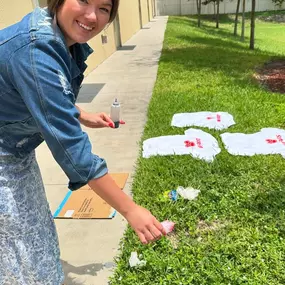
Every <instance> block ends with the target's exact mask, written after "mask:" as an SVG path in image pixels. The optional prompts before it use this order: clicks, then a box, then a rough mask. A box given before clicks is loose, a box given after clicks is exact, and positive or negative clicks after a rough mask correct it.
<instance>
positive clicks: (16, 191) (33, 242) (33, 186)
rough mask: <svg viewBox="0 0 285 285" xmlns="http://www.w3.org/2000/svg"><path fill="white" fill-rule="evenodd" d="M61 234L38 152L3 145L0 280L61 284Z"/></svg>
mask: <svg viewBox="0 0 285 285" xmlns="http://www.w3.org/2000/svg"><path fill="white" fill-rule="evenodd" d="M63 279H64V275H63V272H62V266H61V263H60V258H59V247H58V238H57V233H56V229H55V225H54V221H53V217H52V215H51V212H50V209H49V205H48V202H47V199H46V195H45V191H44V187H43V182H42V178H41V174H40V170H39V167H38V164H37V162H36V158H35V153H34V152H32V153H31V154H29V155H28V156H26V157H25V158H16V157H14V156H13V155H10V154H9V153H7V152H6V151H4V150H3V149H1V147H0V284H1V285H34V284H37V285H60V284H62V283H63Z"/></svg>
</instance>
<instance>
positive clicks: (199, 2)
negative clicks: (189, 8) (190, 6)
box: [196, 0, 202, 28]
mask: <svg viewBox="0 0 285 285" xmlns="http://www.w3.org/2000/svg"><path fill="white" fill-rule="evenodd" d="M196 4H197V12H198V27H199V28H200V27H201V6H202V0H196Z"/></svg>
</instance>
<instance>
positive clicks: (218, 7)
mask: <svg viewBox="0 0 285 285" xmlns="http://www.w3.org/2000/svg"><path fill="white" fill-rule="evenodd" d="M219 16H220V0H217V16H216V28H217V29H218V28H219Z"/></svg>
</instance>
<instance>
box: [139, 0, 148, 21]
mask: <svg viewBox="0 0 285 285" xmlns="http://www.w3.org/2000/svg"><path fill="white" fill-rule="evenodd" d="M141 13H142V25H143V26H144V25H146V24H147V23H148V22H149V18H148V0H141Z"/></svg>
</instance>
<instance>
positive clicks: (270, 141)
mask: <svg viewBox="0 0 285 285" xmlns="http://www.w3.org/2000/svg"><path fill="white" fill-rule="evenodd" d="M266 141H267V143H269V144H273V143H277V140H271V139H267V140H266Z"/></svg>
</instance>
